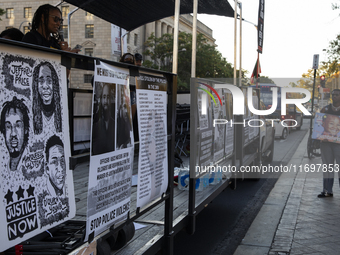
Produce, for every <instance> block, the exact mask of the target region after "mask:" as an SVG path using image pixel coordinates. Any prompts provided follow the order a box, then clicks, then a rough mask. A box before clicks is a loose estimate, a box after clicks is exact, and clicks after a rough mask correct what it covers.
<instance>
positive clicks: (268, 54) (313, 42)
mask: <svg viewBox="0 0 340 255" xmlns="http://www.w3.org/2000/svg"><path fill="white" fill-rule="evenodd" d="M229 3H230V4H231V5H232V7H233V8H234V1H232V0H229ZM332 3H339V4H340V1H339V0H285V1H279V0H265V16H264V41H263V52H262V54H260V63H261V68H262V73H261V75H263V76H269V77H271V78H286V77H287V78H300V77H301V76H302V74H303V73H306V72H307V70H308V69H310V68H311V67H312V63H313V55H314V54H319V55H320V61H323V60H325V59H326V54H325V53H324V52H323V49H326V48H328V46H329V42H330V41H331V40H334V39H335V37H336V35H337V34H340V17H339V13H340V10H332ZM258 5H259V1H258V0H242V6H243V11H242V16H243V18H244V19H246V20H248V21H250V22H252V23H255V24H257V18H258ZM238 13H239V12H238ZM198 19H199V20H200V21H202V22H203V23H204V24H205V25H207V26H208V27H210V28H211V29H212V30H213V37H214V38H215V39H216V44H217V45H218V50H219V51H220V52H221V53H222V55H223V56H224V57H226V58H227V61H228V62H230V63H232V64H234V19H233V18H226V17H220V16H214V15H203V14H199V15H198ZM238 26H239V22H238ZM242 42H243V44H242V69H246V70H248V71H249V73H248V74H247V77H250V75H251V72H252V70H253V68H254V65H255V62H256V58H257V30H256V28H255V27H254V25H252V24H250V23H247V22H243V24H242ZM237 47H238V49H237V52H238V53H237V64H236V66H237V69H238V68H239V42H237Z"/></svg>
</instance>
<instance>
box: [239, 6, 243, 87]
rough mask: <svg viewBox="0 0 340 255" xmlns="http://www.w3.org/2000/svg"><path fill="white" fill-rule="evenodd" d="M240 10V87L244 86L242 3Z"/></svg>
mask: <svg viewBox="0 0 340 255" xmlns="http://www.w3.org/2000/svg"><path fill="white" fill-rule="evenodd" d="M239 8H240V70H239V71H238V78H239V79H240V83H239V85H240V86H242V3H241V2H239Z"/></svg>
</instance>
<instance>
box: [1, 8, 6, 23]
mask: <svg viewBox="0 0 340 255" xmlns="http://www.w3.org/2000/svg"><path fill="white" fill-rule="evenodd" d="M5 13H6V11H5V10H4V9H1V8H0V16H2V15H4V14H5ZM1 20H2V19H1V18H0V21H1Z"/></svg>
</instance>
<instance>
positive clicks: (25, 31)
mask: <svg viewBox="0 0 340 255" xmlns="http://www.w3.org/2000/svg"><path fill="white" fill-rule="evenodd" d="M29 31H30V27H29V26H24V34H26V33H27V32H29Z"/></svg>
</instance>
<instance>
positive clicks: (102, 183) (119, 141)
mask: <svg viewBox="0 0 340 255" xmlns="http://www.w3.org/2000/svg"><path fill="white" fill-rule="evenodd" d="M93 91H94V93H93V106H92V111H93V114H92V131H91V134H92V137H91V156H90V173H89V184H88V196H87V224H86V238H85V239H86V240H88V237H89V235H93V236H97V235H99V234H100V233H102V232H103V231H105V230H107V229H109V228H110V227H111V226H112V225H113V224H116V223H118V222H122V221H124V220H126V219H127V214H128V213H129V211H130V195H131V176H132V165H133V150H134V140H133V129H132V118H131V107H130V105H131V104H130V90H129V70H128V69H126V68H120V67H115V66H111V65H108V64H105V63H102V62H100V63H99V64H97V65H96V66H95V75H94V86H93Z"/></svg>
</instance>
